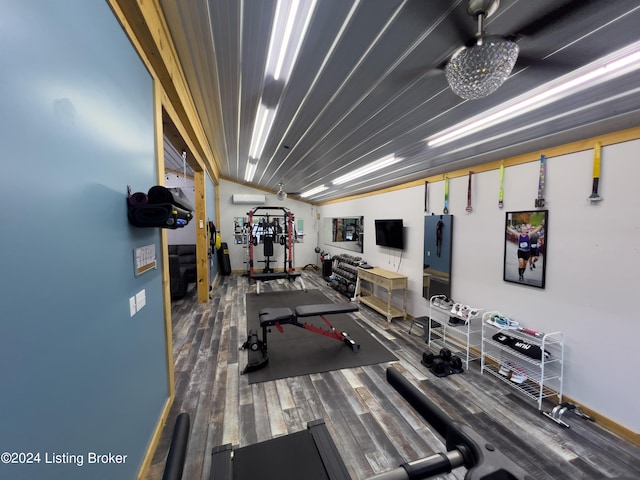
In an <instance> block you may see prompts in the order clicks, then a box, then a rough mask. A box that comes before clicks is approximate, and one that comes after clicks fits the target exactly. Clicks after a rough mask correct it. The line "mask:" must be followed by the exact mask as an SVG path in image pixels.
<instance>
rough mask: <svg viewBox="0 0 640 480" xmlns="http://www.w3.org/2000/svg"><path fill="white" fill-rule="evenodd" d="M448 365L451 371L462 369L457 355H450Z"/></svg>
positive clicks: (460, 360)
mask: <svg viewBox="0 0 640 480" xmlns="http://www.w3.org/2000/svg"><path fill="white" fill-rule="evenodd" d="M449 365H451V369H452V370H461V369H462V359H461V358H460V357H459V356H457V355H452V356H451V358H450V359H449Z"/></svg>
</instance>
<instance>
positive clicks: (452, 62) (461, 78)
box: [444, 0, 597, 100]
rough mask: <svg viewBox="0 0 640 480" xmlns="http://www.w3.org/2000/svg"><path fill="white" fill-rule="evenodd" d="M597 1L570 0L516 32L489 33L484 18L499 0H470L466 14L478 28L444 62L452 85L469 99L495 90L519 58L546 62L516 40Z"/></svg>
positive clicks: (563, 19) (495, 6)
mask: <svg viewBox="0 0 640 480" xmlns="http://www.w3.org/2000/svg"><path fill="white" fill-rule="evenodd" d="M595 3H596V0H569V1H567V2H565V3H564V4H561V5H559V6H558V7H556V8H554V9H553V10H552V11H549V12H547V13H546V14H545V15H543V16H542V17H540V18H537V19H535V20H533V21H531V22H530V23H529V24H527V25H525V26H523V27H522V28H520V29H519V30H518V31H517V32H516V33H512V34H509V35H489V34H487V33H486V32H485V31H484V22H485V20H487V19H488V18H489V17H491V16H492V15H493V14H495V12H496V11H497V10H498V8H499V6H500V0H469V1H468V3H467V14H468V15H469V16H471V17H472V18H473V19H474V20H475V21H476V22H477V30H476V32H475V37H474V38H473V39H471V41H469V39H462V41H463V43H464V45H463V46H461V47H460V48H458V49H457V50H456V51H455V52H454V53H453V55H452V56H451V57H450V58H449V60H448V61H447V63H446V64H445V65H444V70H445V75H446V77H447V82H448V83H449V86H450V87H451V89H452V90H453V92H454V93H455V94H456V95H458V96H460V97H462V98H464V99H468V100H475V99H479V98H483V97H486V96H488V95H490V94H492V93H493V92H495V91H496V90H497V89H498V88H499V87H500V86H501V85H502V84H503V83H504V82H505V80H506V79H507V78H508V77H509V75H510V74H511V71H512V70H513V68H514V66H515V64H516V61H518V60H520V61H521V62H522V63H526V64H527V65H529V66H536V67H539V66H541V65H543V64H542V63H541V62H540V61H536V60H533V59H530V58H526V56H523V55H522V54H521V52H520V47H519V46H518V44H517V41H519V40H520V39H521V38H523V37H531V36H534V35H537V34H540V33H541V32H542V31H543V30H544V29H546V28H549V27H551V26H553V25H557V24H560V23H562V22H563V21H565V20H566V19H567V18H568V17H571V16H573V15H576V14H577V12H578V11H579V10H581V9H584V8H585V7H594V8H595V7H597V5H595ZM547 64H551V62H549V61H547V62H546V63H545V64H544V65H547ZM554 66H555V67H557V65H554ZM565 67H568V65H566V66H565Z"/></svg>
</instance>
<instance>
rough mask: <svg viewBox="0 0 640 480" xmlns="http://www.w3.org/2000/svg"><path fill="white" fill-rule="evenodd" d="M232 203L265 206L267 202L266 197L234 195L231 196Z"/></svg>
mask: <svg viewBox="0 0 640 480" xmlns="http://www.w3.org/2000/svg"><path fill="white" fill-rule="evenodd" d="M231 201H232V202H233V203H234V205H264V204H265V202H266V201H267V200H266V196H265V195H248V194H243V193H234V194H233V195H232V196H231Z"/></svg>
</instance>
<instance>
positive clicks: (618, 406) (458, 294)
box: [320, 140, 640, 432]
mask: <svg viewBox="0 0 640 480" xmlns="http://www.w3.org/2000/svg"><path fill="white" fill-rule="evenodd" d="M638 150H640V140H636V141H630V142H625V143H621V144H617V145H613V146H609V147H603V149H602V178H601V183H600V195H601V196H602V197H603V198H604V200H603V201H602V202H601V203H599V204H598V205H591V204H590V203H589V202H588V201H587V197H588V196H589V194H590V193H591V174H592V162H593V151H592V150H590V151H585V152H579V153H574V154H569V155H564V156H561V157H556V158H550V159H548V161H547V181H546V192H545V199H546V204H547V208H548V210H549V225H548V244H547V249H548V250H547V273H546V288H545V289H544V290H542V289H538V288H533V287H526V286H521V285H517V284H513V283H506V282H504V281H503V280H502V278H503V277H502V275H503V272H502V265H503V249H504V233H503V232H504V224H505V212H507V211H517V210H534V199H535V198H536V197H537V187H538V170H539V163H538V162H534V163H529V164H524V165H519V166H515V167H510V168H506V169H505V189H504V208H503V209H499V208H498V183H499V176H498V175H499V174H498V171H497V170H495V171H490V172H485V173H481V174H476V175H474V177H473V212H472V213H467V212H466V211H465V207H466V205H467V177H461V178H456V179H452V180H451V181H450V202H449V203H450V205H449V211H450V213H452V214H453V215H454V216H455V219H454V225H453V230H454V234H453V260H452V262H453V266H452V297H453V298H454V299H455V300H457V301H461V302H463V303H467V304H470V305H474V306H478V307H482V308H484V309H486V310H494V309H495V310H499V311H501V312H502V313H503V314H505V315H508V316H510V317H512V318H514V319H515V320H518V321H519V322H520V323H521V324H523V325H526V326H529V327H531V328H534V329H537V330H541V331H545V332H551V331H562V332H564V335H565V341H566V347H565V375H564V386H565V394H566V395H568V396H569V397H571V398H572V399H574V400H575V401H577V402H580V403H581V404H583V405H585V406H587V407H589V408H591V409H593V410H595V411H597V412H599V413H601V414H603V415H605V416H607V417H609V418H610V419H612V420H613V421H615V422H617V423H619V424H621V425H624V426H625V427H627V428H629V429H631V430H633V431H634V432H640V416H639V415H638V413H637V406H636V401H637V398H638V395H639V393H640V384H639V383H638V382H637V381H636V377H637V372H638V371H639V370H640V368H639V367H640V356H639V355H638V353H637V352H638V348H637V342H638V340H639V339H640V308H639V306H638V304H637V303H636V300H637V298H636V295H638V286H639V285H640V282H639V281H638V275H639V274H640V214H639V213H638V212H640V194H638V193H637V190H638V181H639V179H640V162H638V161H637V158H636V157H637V152H638ZM443 197H444V183H443V182H436V183H432V184H430V186H429V213H431V212H432V211H433V212H435V213H436V214H440V213H442V208H443ZM320 212H321V216H322V217H325V216H326V217H334V216H358V215H363V216H364V224H365V243H364V253H363V254H362V255H363V257H364V259H365V260H367V261H368V262H369V263H370V264H372V265H375V266H379V267H381V268H385V269H387V270H393V271H399V272H400V273H403V274H405V275H407V276H408V277H409V290H410V292H409V306H408V311H409V313H410V314H411V315H413V316H420V315H426V314H428V302H427V300H425V299H423V298H422V296H421V285H422V264H423V259H422V242H423V221H424V219H423V217H424V187H423V186H422V185H420V186H418V187H412V188H408V189H405V190H401V191H396V192H390V193H385V194H380V195H374V196H370V197H366V198H361V199H356V200H351V201H346V202H342V203H337V204H333V205H327V206H323V207H321V208H320ZM376 218H403V220H404V224H405V227H406V229H405V233H406V234H407V237H406V248H405V250H404V252H403V254H402V259H400V257H399V255H398V254H397V253H396V252H397V251H395V250H389V249H386V248H381V247H378V246H376V245H375V235H374V227H373V225H374V219H376ZM321 247H322V248H326V247H325V246H324V245H321ZM328 250H329V251H330V252H331V253H340V251H339V250H338V249H330V248H328ZM398 300H399V299H398V298H397V296H396V297H394V303H398Z"/></svg>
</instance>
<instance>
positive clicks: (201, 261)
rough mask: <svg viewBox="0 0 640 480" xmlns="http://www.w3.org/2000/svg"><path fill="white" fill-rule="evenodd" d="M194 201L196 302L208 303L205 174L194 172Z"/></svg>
mask: <svg viewBox="0 0 640 480" xmlns="http://www.w3.org/2000/svg"><path fill="white" fill-rule="evenodd" d="M193 180H194V181H193V184H194V187H195V200H196V205H195V206H196V218H194V221H195V222H196V259H197V260H196V261H197V264H196V268H197V279H196V281H197V288H198V302H200V303H204V302H208V301H209V242H208V238H207V228H206V223H207V218H206V217H207V194H206V190H207V188H206V185H205V172H195V173H194V178H193Z"/></svg>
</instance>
